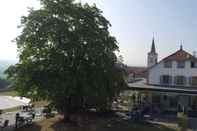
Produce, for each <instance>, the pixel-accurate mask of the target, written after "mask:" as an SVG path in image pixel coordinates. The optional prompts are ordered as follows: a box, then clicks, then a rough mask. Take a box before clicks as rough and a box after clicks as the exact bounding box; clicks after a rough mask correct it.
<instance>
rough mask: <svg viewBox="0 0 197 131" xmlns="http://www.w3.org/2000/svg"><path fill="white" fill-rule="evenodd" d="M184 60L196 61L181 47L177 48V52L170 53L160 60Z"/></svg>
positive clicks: (196, 59)
mask: <svg viewBox="0 0 197 131" xmlns="http://www.w3.org/2000/svg"><path fill="white" fill-rule="evenodd" d="M172 60H175V61H185V60H195V61H197V58H196V57H194V56H193V55H191V54H190V53H188V52H186V51H184V50H183V49H180V50H178V51H177V52H175V53H173V54H172V55H170V56H168V57H166V58H164V59H163V60H162V61H172Z"/></svg>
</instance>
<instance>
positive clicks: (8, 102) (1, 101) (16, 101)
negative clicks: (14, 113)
mask: <svg viewBox="0 0 197 131" xmlns="http://www.w3.org/2000/svg"><path fill="white" fill-rule="evenodd" d="M30 101H31V100H30V99H28V98H25V97H11V96H0V110H5V109H10V108H15V107H19V106H25V105H28V104H29V103H30Z"/></svg>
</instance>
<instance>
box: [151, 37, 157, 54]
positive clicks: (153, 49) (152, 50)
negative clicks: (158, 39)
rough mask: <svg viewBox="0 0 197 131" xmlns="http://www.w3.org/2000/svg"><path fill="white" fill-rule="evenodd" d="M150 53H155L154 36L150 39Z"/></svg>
mask: <svg viewBox="0 0 197 131" xmlns="http://www.w3.org/2000/svg"><path fill="white" fill-rule="evenodd" d="M151 53H156V49H155V38H154V37H153V39H152V47H151Z"/></svg>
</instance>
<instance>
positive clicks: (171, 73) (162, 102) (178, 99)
mask: <svg viewBox="0 0 197 131" xmlns="http://www.w3.org/2000/svg"><path fill="white" fill-rule="evenodd" d="M157 59H158V54H157V52H156V49H155V42H154V39H153V41H152V46H151V51H150V52H149V53H148V60H147V67H148V68H147V79H146V80H147V81H146V84H145V85H144V89H146V88H149V87H151V88H153V89H157V90H159V89H161V88H162V90H163V91H164V92H163V91H162V92H160V91H159V92H152V93H151V95H149V96H150V97H151V98H150V99H149V100H151V103H153V104H154V105H156V106H157V107H159V108H160V110H172V109H174V110H175V111H177V110H178V109H179V108H181V109H187V110H188V111H196V112H197V95H196V94H195V93H194V94H192V95H191V94H187V93H184V91H185V90H187V89H191V90H193V91H197V58H196V56H194V55H191V54H190V53H188V52H187V51H185V50H184V49H183V47H182V46H180V49H179V50H177V51H176V52H175V53H173V54H171V55H169V56H167V57H165V58H164V59H162V60H161V61H159V62H158V61H157ZM165 89H166V90H168V91H167V92H165V91H166V90H165ZM169 89H173V90H174V91H173V92H171V91H169ZM180 89H181V90H183V92H182V93H179V92H176V90H177V91H179V90H180ZM148 90H149V89H147V91H148Z"/></svg>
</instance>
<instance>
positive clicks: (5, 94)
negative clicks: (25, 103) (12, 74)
mask: <svg viewBox="0 0 197 131" xmlns="http://www.w3.org/2000/svg"><path fill="white" fill-rule="evenodd" d="M17 95H18V93H17V92H16V91H13V90H11V91H2V92H0V96H17Z"/></svg>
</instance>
